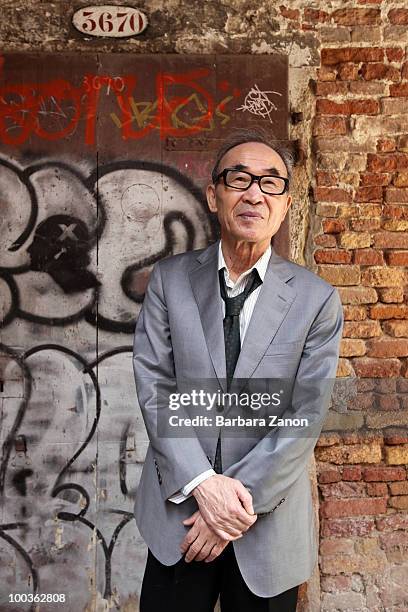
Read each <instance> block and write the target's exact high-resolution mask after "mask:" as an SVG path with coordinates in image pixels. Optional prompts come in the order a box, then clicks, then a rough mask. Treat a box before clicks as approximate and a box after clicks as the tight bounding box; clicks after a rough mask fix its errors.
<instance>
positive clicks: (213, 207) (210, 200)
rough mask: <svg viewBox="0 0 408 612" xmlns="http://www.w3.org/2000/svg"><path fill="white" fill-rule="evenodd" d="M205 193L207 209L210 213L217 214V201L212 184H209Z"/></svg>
mask: <svg viewBox="0 0 408 612" xmlns="http://www.w3.org/2000/svg"><path fill="white" fill-rule="evenodd" d="M205 193H206V196H207V204H208V208H209V209H210V211H211V212H212V213H216V212H217V201H216V197H215V185H213V183H210V184H209V185H208V186H207V189H206V192H205Z"/></svg>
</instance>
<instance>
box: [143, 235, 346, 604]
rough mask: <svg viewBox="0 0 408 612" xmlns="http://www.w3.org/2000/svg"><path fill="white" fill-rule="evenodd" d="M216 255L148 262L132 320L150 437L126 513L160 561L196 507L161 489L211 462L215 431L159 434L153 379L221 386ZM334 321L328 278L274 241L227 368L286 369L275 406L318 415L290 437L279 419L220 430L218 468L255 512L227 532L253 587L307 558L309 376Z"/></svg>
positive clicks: (316, 391)
mask: <svg viewBox="0 0 408 612" xmlns="http://www.w3.org/2000/svg"><path fill="white" fill-rule="evenodd" d="M217 264H218V243H216V244H213V245H211V246H210V247H208V248H207V249H204V250H200V251H192V252H188V253H183V254H181V255H176V256H175V257H171V258H169V259H165V260H162V261H160V262H159V263H158V264H156V265H155V267H154V270H153V272H152V274H151V278H150V281H149V285H148V288H147V292H146V296H145V300H144V303H143V308H142V310H141V313H140V316H139V319H138V322H137V326H136V333H135V339H134V372H135V380H136V388H137V395H138V400H139V403H140V408H141V411H142V414H143V418H144V421H145V425H146V429H147V433H148V436H149V439H150V445H149V448H148V452H147V456H146V461H145V465H144V468H143V473H142V476H141V480H140V484H139V488H138V492H137V499H136V503H135V516H136V522H137V525H138V528H139V530H140V533H141V535H142V537H143V538H144V540H145V541H146V543H147V545H148V547H149V548H150V550H151V551H152V553H153V554H154V555H155V556H156V557H157V558H158V559H159V560H160V561H161V562H162V563H164V564H166V565H172V564H174V563H176V562H177V561H178V560H179V559H180V557H181V554H180V550H179V547H180V543H181V541H182V540H183V538H184V535H185V533H186V531H187V528H186V527H184V526H183V524H182V521H183V520H184V519H185V518H187V517H188V516H190V515H191V514H192V513H193V512H194V511H195V510H196V509H197V503H196V501H195V499H194V498H193V497H191V498H189V499H187V500H186V501H184V502H182V503H181V504H174V503H172V502H170V501H169V500H168V498H169V497H171V496H172V495H174V494H175V493H176V492H177V491H179V490H180V489H181V488H182V487H183V486H184V485H185V484H187V483H188V482H189V481H191V480H192V479H193V478H194V477H195V476H197V475H198V474H199V473H201V472H203V471H205V470H208V469H209V468H210V467H211V462H212V460H213V458H214V455H215V448H216V443H217V436H216V435H212V436H208V435H205V433H203V430H194V429H192V431H191V433H190V435H188V436H186V437H183V438H177V437H170V436H169V437H166V436H160V435H158V434H157V415H158V412H160V410H162V411H164V410H167V409H168V408H167V407H165V406H162V405H161V404H160V401H159V402H158V401H157V397H156V383H157V382H158V381H160V382H161V383H162V384H163V385H167V386H168V389H169V390H170V391H171V390H173V389H175V388H176V387H177V385H178V384H180V386H182V385H183V380H185V379H197V378H198V377H199V378H200V379H208V380H213V381H214V384H215V387H218V388H220V389H221V387H223V388H224V389H225V376H226V366H225V350H224V335H223V323H222V320H223V315H222V304H221V297H220V291H219V284H218V282H219V281H218V273H217ZM342 323H343V315H342V307H341V302H340V299H339V296H338V292H337V290H336V289H334V288H333V287H332V286H331V285H329V284H328V283H326V282H325V281H324V280H323V279H321V278H319V277H318V276H317V275H315V274H314V273H312V272H310V271H309V270H307V269H306V268H304V267H302V266H299V265H297V264H294V263H292V262H289V261H287V260H285V259H283V258H281V257H280V256H278V255H277V254H276V253H275V252H274V251H273V250H272V255H271V259H270V262H269V266H268V269H267V273H266V276H265V280H264V284H263V286H262V289H261V292H260V295H259V297H258V300H257V303H256V305H255V309H254V312H253V315H252V318H251V321H250V324H249V327H248V330H247V333H246V336H245V339H244V343H243V346H242V349H241V353H240V356H239V359H238V363H237V366H236V370H235V375H234V378H235V379H240V383H242V382H245V381H246V380H248V381H249V382H250V381H251V380H253V379H257V378H258V379H259V378H265V379H267V378H280V377H281V378H285V379H287V378H292V379H293V380H294V385H293V387H292V390H291V394H290V397H286V401H285V402H283V407H282V411H283V412H282V413H283V415H284V416H292V417H293V416H296V417H306V418H307V417H310V418H311V419H312V420H313V422H314V423H316V425H315V426H314V427H313V428H312V429H311V430H310V431H309V432H308V433H306V434H305V435H297V436H295V437H294V436H292V437H289V434H288V432H287V431H285V428H273V429H272V430H271V431H270V432H269V433H268V434H267V435H265V433H263V435H261V434H259V436H258V437H256V436H255V437H251V438H248V437H227V436H223V443H222V463H223V469H224V474H225V475H227V476H231V477H233V478H237V479H239V480H240V481H241V482H242V483H243V484H244V485H245V486H246V487H247V488H248V489H249V490H250V491H251V494H252V497H253V502H254V510H255V512H256V513H257V514H258V519H257V521H256V522H255V523H254V525H253V526H252V527H251V528H250V529H249V531H248V532H247V533H246V534H245V536H244V537H243V538H240V539H239V540H237V541H235V542H234V544H233V545H234V549H235V554H236V558H237V561H238V565H239V567H240V570H241V573H242V575H243V577H244V579H245V581H246V583H247V585H248V586H249V588H250V589H251V590H252V591H253V592H254V593H256V594H257V595H259V596H262V597H272V596H274V595H277V594H278V593H281V592H282V591H285V590H286V589H289V588H291V587H292V586H295V585H298V584H300V583H302V582H304V581H305V580H307V579H308V578H309V577H310V576H311V574H312V571H313V568H314V565H315V562H316V558H317V540H316V534H315V526H314V515H313V508H312V499H311V490H310V481H309V476H308V462H309V459H310V456H311V454H312V452H313V448H314V446H315V444H316V441H317V438H318V435H319V433H320V430H321V427H322V424H323V421H324V417H325V415H326V412H327V409H328V405H329V397H330V391H329V393H326V392H324V393H323V392H322V390H321V385H319V384H317V385H315V384H310V383H311V382H312V381H322V380H326V381H330V380H331V381H333V380H334V378H335V375H336V367H337V361H338V351H339V343H340V338H341V332H342ZM240 386H241V385H240ZM325 388H327V385H326V387H325Z"/></svg>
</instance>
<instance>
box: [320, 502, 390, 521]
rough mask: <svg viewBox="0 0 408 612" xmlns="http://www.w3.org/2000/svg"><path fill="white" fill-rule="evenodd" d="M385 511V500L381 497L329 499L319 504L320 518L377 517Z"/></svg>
mask: <svg viewBox="0 0 408 612" xmlns="http://www.w3.org/2000/svg"><path fill="white" fill-rule="evenodd" d="M386 509H387V499H386V498H383V497H373V498H368V497H367V498H363V499H355V498H354V499H353V498H349V499H329V500H326V501H323V502H322V503H321V504H320V512H321V516H322V517H324V518H334V517H341V516H367V515H369V514H374V515H377V514H383V513H385V512H386Z"/></svg>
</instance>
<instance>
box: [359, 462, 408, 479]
mask: <svg viewBox="0 0 408 612" xmlns="http://www.w3.org/2000/svg"><path fill="white" fill-rule="evenodd" d="M363 479H364V480H365V481H366V482H388V481H390V480H405V479H406V471H405V468H402V467H382V466H377V467H375V466H371V467H366V468H364V469H363Z"/></svg>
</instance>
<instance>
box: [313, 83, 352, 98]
mask: <svg viewBox="0 0 408 612" xmlns="http://www.w3.org/2000/svg"><path fill="white" fill-rule="evenodd" d="M348 89H349V88H348V83H345V82H343V81H336V82H334V83H333V82H324V83H320V82H319V83H316V86H315V93H316V96H338V95H343V96H345V95H347V93H348Z"/></svg>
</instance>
